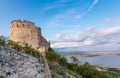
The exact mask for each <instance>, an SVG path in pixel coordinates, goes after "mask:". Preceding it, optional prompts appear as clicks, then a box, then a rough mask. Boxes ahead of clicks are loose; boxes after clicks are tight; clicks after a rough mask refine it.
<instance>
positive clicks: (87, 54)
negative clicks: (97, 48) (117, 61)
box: [62, 52, 120, 58]
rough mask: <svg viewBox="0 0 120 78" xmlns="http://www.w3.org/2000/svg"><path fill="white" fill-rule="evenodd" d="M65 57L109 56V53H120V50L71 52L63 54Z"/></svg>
mask: <svg viewBox="0 0 120 78" xmlns="http://www.w3.org/2000/svg"><path fill="white" fill-rule="evenodd" d="M62 55H64V56H65V57H72V56H74V57H77V58H85V57H96V56H102V55H104V56H108V55H120V52H85V53H83V52H82V53H74V54H73V53H69V54H62Z"/></svg>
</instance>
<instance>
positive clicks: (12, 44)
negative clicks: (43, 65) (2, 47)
mask: <svg viewBox="0 0 120 78" xmlns="http://www.w3.org/2000/svg"><path fill="white" fill-rule="evenodd" d="M7 45H8V46H9V47H11V48H13V49H15V50H17V51H18V52H24V53H26V54H29V55H31V56H33V57H36V58H38V59H39V60H40V58H43V56H42V55H41V54H40V53H39V52H38V51H37V50H35V49H33V48H32V47H31V46H29V45H28V44H27V43H26V44H25V45H24V47H23V46H20V45H19V44H18V43H16V42H14V41H12V40H9V41H8V44H7Z"/></svg>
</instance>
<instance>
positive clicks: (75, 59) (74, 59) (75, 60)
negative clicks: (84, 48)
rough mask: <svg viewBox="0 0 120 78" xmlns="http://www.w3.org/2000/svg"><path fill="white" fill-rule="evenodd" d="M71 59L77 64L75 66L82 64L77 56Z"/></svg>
mask: <svg viewBox="0 0 120 78" xmlns="http://www.w3.org/2000/svg"><path fill="white" fill-rule="evenodd" d="M71 59H72V61H73V63H75V64H79V63H80V61H79V60H78V59H77V58H76V57H75V56H72V57H71Z"/></svg>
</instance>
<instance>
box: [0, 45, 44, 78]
mask: <svg viewBox="0 0 120 78" xmlns="http://www.w3.org/2000/svg"><path fill="white" fill-rule="evenodd" d="M0 76H3V78H45V72H44V67H43V64H42V63H40V62H39V60H38V59H36V58H34V57H32V56H30V55H27V54H23V53H21V52H16V50H13V49H10V48H7V47H3V46H0Z"/></svg>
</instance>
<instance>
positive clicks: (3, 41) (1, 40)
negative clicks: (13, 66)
mask: <svg viewBox="0 0 120 78" xmlns="http://www.w3.org/2000/svg"><path fill="white" fill-rule="evenodd" d="M0 45H3V46H5V38H4V37H3V36H0Z"/></svg>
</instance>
